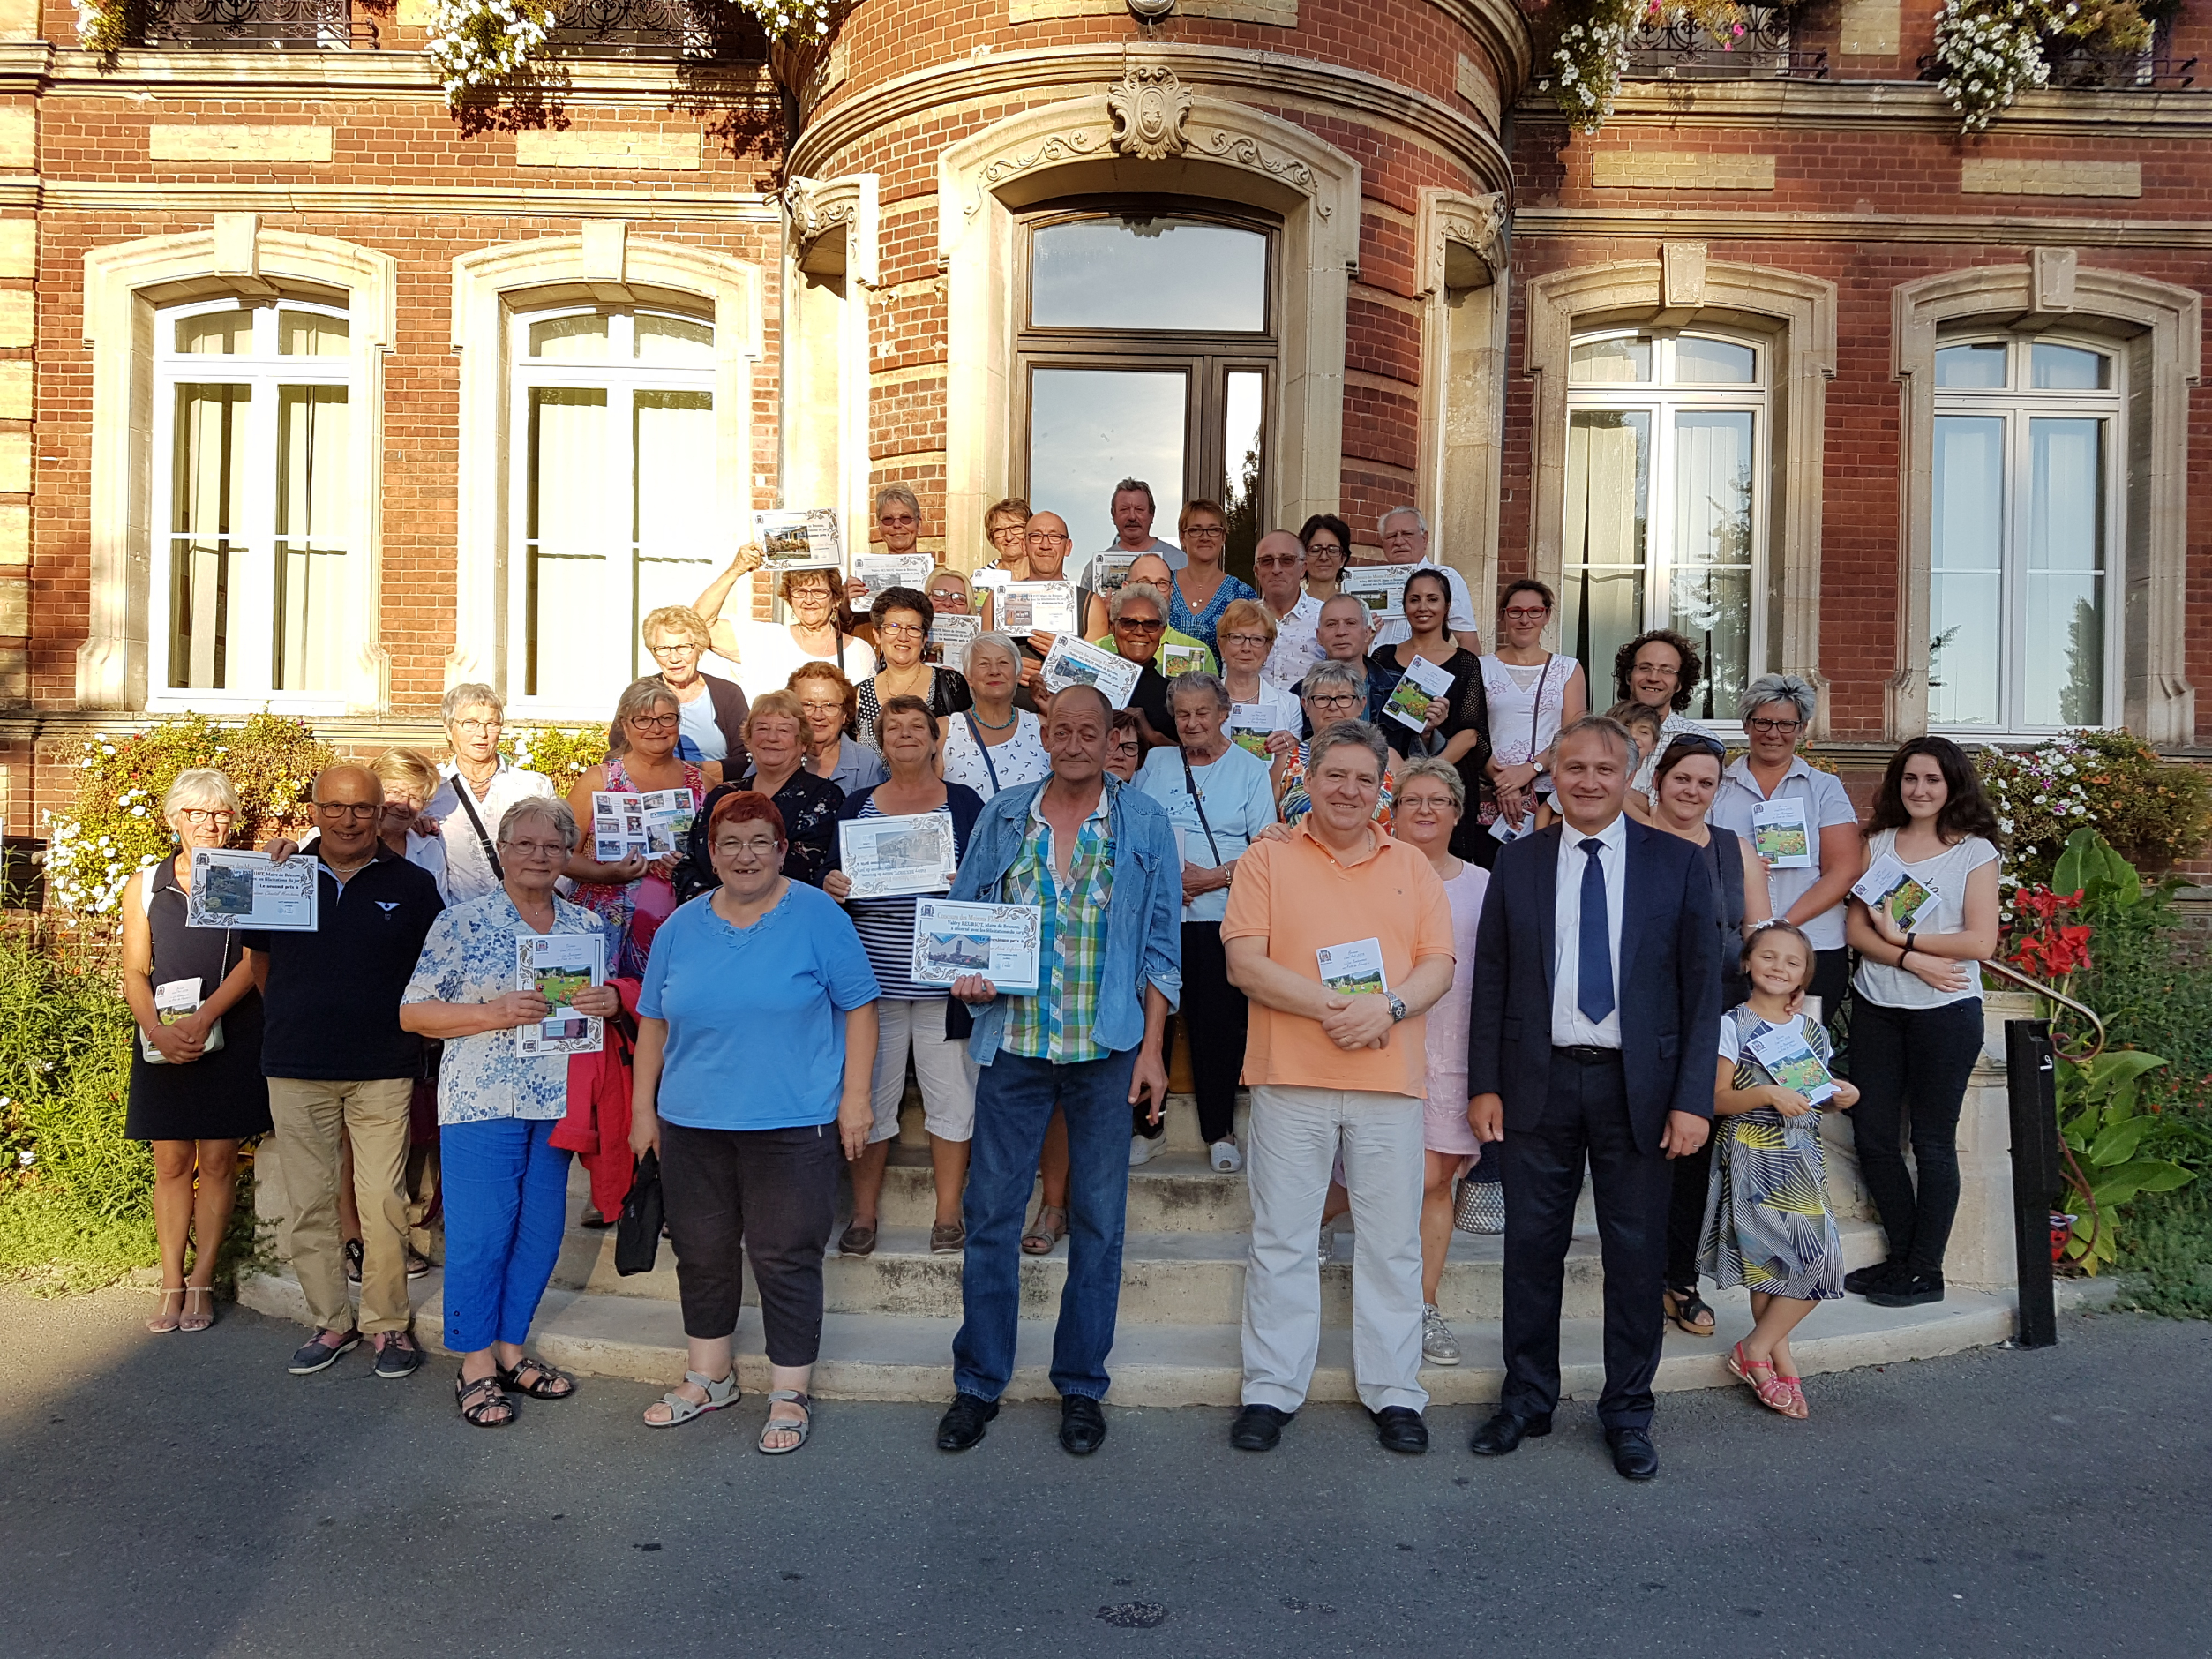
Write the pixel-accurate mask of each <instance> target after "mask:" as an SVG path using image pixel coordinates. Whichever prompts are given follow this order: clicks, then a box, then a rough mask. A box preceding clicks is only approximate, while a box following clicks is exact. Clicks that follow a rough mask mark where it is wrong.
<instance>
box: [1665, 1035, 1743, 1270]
mask: <svg viewBox="0 0 2212 1659" xmlns="http://www.w3.org/2000/svg"><path fill="white" fill-rule="evenodd" d="M1731 1006H1733V1005H1731ZM1672 1163H1673V1167H1674V1170H1673V1175H1672V1177H1671V1179H1672V1180H1673V1182H1674V1189H1673V1190H1672V1191H1671V1192H1670V1193H1669V1194H1668V1198H1667V1288H1668V1289H1669V1290H1695V1289H1696V1288H1697V1287H1698V1242H1699V1235H1701V1234H1702V1233H1703V1232H1704V1231H1705V1206H1706V1198H1707V1197H1709V1196H1710V1194H1711V1192H1712V1187H1713V1137H1712V1136H1710V1135H1708V1136H1706V1140H1705V1145H1702V1146H1700V1147H1698V1150H1697V1151H1696V1152H1692V1153H1691V1154H1690V1156H1689V1157H1687V1158H1676V1159H1675V1160H1672Z"/></svg>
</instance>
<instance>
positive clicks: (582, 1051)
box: [514, 934, 607, 1059]
mask: <svg viewBox="0 0 2212 1659" xmlns="http://www.w3.org/2000/svg"><path fill="white" fill-rule="evenodd" d="M514 961H515V966H514V983H515V987H516V988H517V989H519V990H524V991H536V993H537V994H538V995H540V996H543V997H544V999H545V1000H546V1001H547V1002H551V1004H552V1005H553V1006H552V1008H551V1010H550V1011H549V1012H548V1013H547V1014H546V1016H545V1017H544V1019H542V1020H539V1021H538V1022H537V1023H536V1024H535V1025H518V1026H516V1027H515V1030H514V1046H515V1047H516V1049H517V1050H518V1051H519V1052H520V1053H521V1055H522V1056H523V1058H524V1059H535V1058H536V1057H537V1056H539V1055H596V1054H597V1053H598V1052H599V1045H600V1040H601V1038H602V1037H603V1035H604V1032H605V1026H606V1022H605V1021H604V1020H599V1019H594V1018H592V1017H589V1016H588V1015H584V1014H579V1013H578V1012H577V1011H576V1010H575V1009H574V1007H572V1006H571V1004H572V1003H573V1002H574V1000H575V996H576V993H577V992H579V991H581V990H583V989H584V988H585V987H588V986H593V985H604V984H605V983H606V980H607V951H606V941H605V940H604V939H602V938H601V937H600V936H599V935H596V934H529V935H518V936H517V937H516V939H515V941H514Z"/></svg>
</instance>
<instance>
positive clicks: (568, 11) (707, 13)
mask: <svg viewBox="0 0 2212 1659" xmlns="http://www.w3.org/2000/svg"><path fill="white" fill-rule="evenodd" d="M369 9H370V8H369V7H368V6H367V5H365V4H361V3H360V0H143V4H142V10H141V13H140V15H141V18H142V19H143V20H142V22H141V23H140V26H139V30H138V31H137V38H138V39H139V41H142V42H143V43H144V44H146V45H147V46H154V47H172V48H178V49H186V50H196V51H208V50H229V49H241V50H273V51H303V50H304V51H315V50H326V51H345V50H353V51H374V50H376V49H377V48H378V46H379V43H380V41H379V33H378V29H377V25H376V24H375V22H374V21H372V20H371V18H370V17H369V16H368V11H369ZM376 9H377V10H378V11H380V12H386V11H388V9H387V8H386V7H382V6H379V7H377V8H376ZM554 10H555V16H556V18H557V19H558V22H557V24H556V26H555V28H554V30H553V36H552V39H553V45H554V46H555V47H556V48H557V49H559V50H560V51H561V52H563V53H565V54H567V55H570V56H577V57H641V58H674V59H678V60H681V61H686V62H692V63H715V64H731V63H761V62H763V61H765V60H766V58H767V56H768V37H767V35H766V34H763V33H762V31H761V26H760V24H759V22H758V21H757V20H756V19H754V18H752V17H750V16H747V15H745V14H742V13H739V12H738V11H737V10H736V8H734V7H728V6H716V5H710V4H709V5H697V4H693V0H556V4H555V8H554Z"/></svg>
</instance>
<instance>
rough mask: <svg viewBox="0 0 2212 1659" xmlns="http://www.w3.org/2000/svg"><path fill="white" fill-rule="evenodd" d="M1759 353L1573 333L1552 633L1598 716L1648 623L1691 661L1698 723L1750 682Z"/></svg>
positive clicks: (1633, 335)
mask: <svg viewBox="0 0 2212 1659" xmlns="http://www.w3.org/2000/svg"><path fill="white" fill-rule="evenodd" d="M1771 352H1772V348H1771V347H1770V346H1769V345H1768V344H1766V342H1760V341H1756V340H1742V339H1736V338H1733V337H1729V336H1726V335H1722V334H1674V335H1666V334H1657V333H1654V332H1648V331H1647V332H1641V333H1639V332H1637V331H1634V330H1629V331H1624V332H1608V333H1602V334H1581V335H1578V336H1576V337H1575V340H1574V342H1573V345H1572V348H1571V350H1570V352H1569V359H1568V373H1567V457H1566V458H1567V495H1566V504H1565V505H1566V511H1565V515H1564V536H1563V546H1562V550H1561V551H1562V575H1563V588H1564V592H1563V595H1562V599H1563V615H1562V617H1561V624H1562V635H1561V638H1562V642H1563V645H1564V646H1565V649H1568V650H1570V651H1571V652H1572V653H1573V654H1574V655H1575V656H1576V657H1579V658H1580V659H1581V662H1582V664H1583V669H1584V672H1586V673H1587V674H1588V676H1589V679H1590V685H1591V687H1592V690H1591V695H1592V697H1593V700H1595V701H1596V702H1599V703H1600V704H1601V705H1602V703H1603V702H1604V701H1605V700H1606V699H1607V698H1608V696H1609V695H1610V693H1611V688H1612V683H1613V657H1614V653H1615V652H1616V651H1617V650H1618V649H1620V647H1621V646H1623V644H1625V643H1626V642H1628V641H1630V640H1631V639H1633V638H1634V637H1635V636H1636V635H1637V634H1641V633H1643V632H1644V631H1645V630H1646V628H1654V627H1668V628H1673V629H1674V630H1676V632H1677V633H1679V634H1683V635H1685V636H1686V637H1687V638H1688V639H1689V640H1690V641H1691V642H1692V643H1693V644H1695V645H1696V646H1697V647H1698V652H1699V654H1700V655H1701V656H1702V657H1704V658H1705V660H1706V664H1708V667H1707V670H1706V679H1705V682H1704V684H1702V685H1701V686H1700V687H1698V693H1697V698H1698V700H1697V702H1694V703H1692V705H1691V709H1690V712H1691V714H1692V715H1693V716H1695V717H1698V718H1700V719H1706V720H1716V719H1717V720H1719V721H1721V722H1723V723H1726V722H1728V721H1732V720H1733V719H1734V718H1735V717H1736V699H1737V695H1738V694H1739V693H1740V692H1741V691H1742V690H1743V687H1744V686H1745V684H1746V683H1748V681H1749V680H1750V679H1752V678H1755V677H1756V676H1757V674H1758V673H1759V672H1762V671H1761V669H1760V668H1759V667H1755V666H1754V664H1764V663H1765V662H1766V632H1767V627H1766V604H1765V597H1766V595H1767V593H1768V591H1769V585H1770V584H1769V582H1768V578H1767V572H1766V517H1767V512H1768V506H1767V502H1766V487H1765V483H1764V481H1765V479H1766V476H1767V462H1766V449H1767V445H1768V443H1769V441H1770V439H1769V431H1768V429H1769V424H1770V417H1769V407H1768V392H1767V387H1768V384H1769V380H1770V372H1769V367H1768V358H1769V357H1770V356H1771Z"/></svg>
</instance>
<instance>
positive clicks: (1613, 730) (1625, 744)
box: [1551, 714, 1643, 771]
mask: <svg viewBox="0 0 2212 1659" xmlns="http://www.w3.org/2000/svg"><path fill="white" fill-rule="evenodd" d="M1590 732H1596V733H1597V734H1598V735H1599V736H1600V737H1601V738H1603V739H1606V741H1608V743H1611V744H1613V745H1615V746H1616V747H1617V748H1619V750H1620V751H1621V753H1622V754H1623V755H1625V756H1627V758H1628V766H1629V769H1630V770H1631V771H1634V770H1635V769H1636V766H1637V762H1638V760H1639V759H1640V758H1641V756H1642V753H1643V752H1642V751H1641V750H1640V749H1639V748H1638V747H1637V744H1636V739H1634V738H1633V737H1631V735H1630V734H1629V729H1628V728H1627V727H1626V726H1624V725H1623V724H1621V723H1620V722H1619V721H1618V720H1616V719H1614V718H1613V717H1612V716H1610V715H1603V714H1586V715H1584V716H1583V717H1582V718H1581V719H1579V720H1577V721H1574V722H1572V723H1571V724H1568V725H1566V726H1563V727H1562V728H1561V729H1560V732H1559V735H1558V736H1557V737H1556V738H1554V739H1552V743H1551V753H1552V759H1553V760H1554V762H1556V761H1557V760H1558V757H1559V751H1560V750H1561V749H1563V748H1564V747H1566V746H1567V739H1569V738H1573V737H1583V736H1586V735H1587V734H1588V733H1590Z"/></svg>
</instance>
